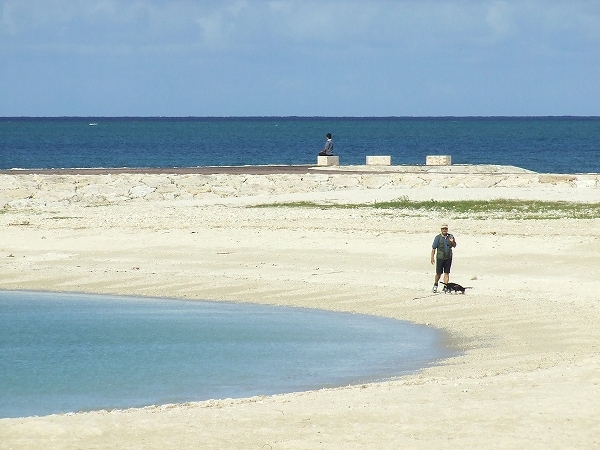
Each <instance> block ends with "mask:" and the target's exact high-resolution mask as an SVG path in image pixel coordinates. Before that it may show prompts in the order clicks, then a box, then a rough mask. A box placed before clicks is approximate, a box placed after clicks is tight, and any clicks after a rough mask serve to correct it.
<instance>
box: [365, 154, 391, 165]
mask: <svg viewBox="0 0 600 450" xmlns="http://www.w3.org/2000/svg"><path fill="white" fill-rule="evenodd" d="M391 165H392V157H391V156H367V166H391Z"/></svg>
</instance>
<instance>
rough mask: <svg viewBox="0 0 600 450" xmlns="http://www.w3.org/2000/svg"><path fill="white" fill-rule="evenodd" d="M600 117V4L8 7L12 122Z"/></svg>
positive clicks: (1, 37)
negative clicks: (160, 118) (140, 118)
mask: <svg viewBox="0 0 600 450" xmlns="http://www.w3.org/2000/svg"><path fill="white" fill-rule="evenodd" d="M547 115H551V116H562V115H575V116H600V1H599V0H560V1H558V0H523V1H518V0H504V1H501V0H498V1H495V0H494V1H476V0H368V1H366V0H365V1H358V0H315V1H313V0H220V1H219V0H205V1H191V0H187V1H177V0H174V1H167V0H0V116H5V117H6V116H361V117H362V116H547Z"/></svg>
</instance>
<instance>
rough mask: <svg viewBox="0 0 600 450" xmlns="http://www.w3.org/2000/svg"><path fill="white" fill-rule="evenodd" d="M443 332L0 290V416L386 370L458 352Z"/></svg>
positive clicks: (287, 386) (226, 393)
mask: <svg viewBox="0 0 600 450" xmlns="http://www.w3.org/2000/svg"><path fill="white" fill-rule="evenodd" d="M443 338H444V336H443V334H441V332H439V331H438V330H435V329H432V328H428V327H425V326H419V325H414V324H410V323H407V322H402V321H398V320H393V319H388V318H382V317H374V316H366V315H359V314H349V313H334V312H327V311H319V310H311V309H303V308H290V307H272V306H258V305H250V304H236V303H221V302H202V301H183V300H165V299H147V298H144V299H141V298H135V297H114V296H98V295H81V294H51V293H34V292H10V291H0V418H2V417H20V416H31V415H46V414H52V413H66V412H72V411H87V410H97V409H112V408H129V407H140V406H144V405H154V404H167V403H178V402H186V401H200V400H207V399H217V398H235V397H248V396H254V395H269V394H277V393H286V392H294V391H302V390H309V389H318V388H322V387H333V386H342V385H348V384H355V383H362V382H369V381H376V380H383V379H389V378H390V377H395V376H399V375H403V374H407V373H411V372H413V371H415V370H417V369H419V368H422V367H425V366H427V365H430V364H432V363H434V362H435V361H438V360H440V359H441V358H445V357H448V356H451V354H452V353H451V352H450V350H448V349H447V348H446V347H444V344H443Z"/></svg>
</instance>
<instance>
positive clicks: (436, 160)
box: [425, 155, 452, 166]
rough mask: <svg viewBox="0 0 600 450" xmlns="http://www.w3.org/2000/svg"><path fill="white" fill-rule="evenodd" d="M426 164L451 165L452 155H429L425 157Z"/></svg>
mask: <svg viewBox="0 0 600 450" xmlns="http://www.w3.org/2000/svg"><path fill="white" fill-rule="evenodd" d="M425 165H426V166H451V165H452V157H451V156H450V155H427V158H426V159H425Z"/></svg>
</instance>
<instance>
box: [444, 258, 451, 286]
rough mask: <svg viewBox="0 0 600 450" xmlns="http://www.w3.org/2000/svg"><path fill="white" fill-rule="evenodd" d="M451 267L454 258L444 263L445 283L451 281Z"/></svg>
mask: <svg viewBox="0 0 600 450" xmlns="http://www.w3.org/2000/svg"><path fill="white" fill-rule="evenodd" d="M450 267H452V259H449V260H447V261H446V264H444V284H448V281H450Z"/></svg>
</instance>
